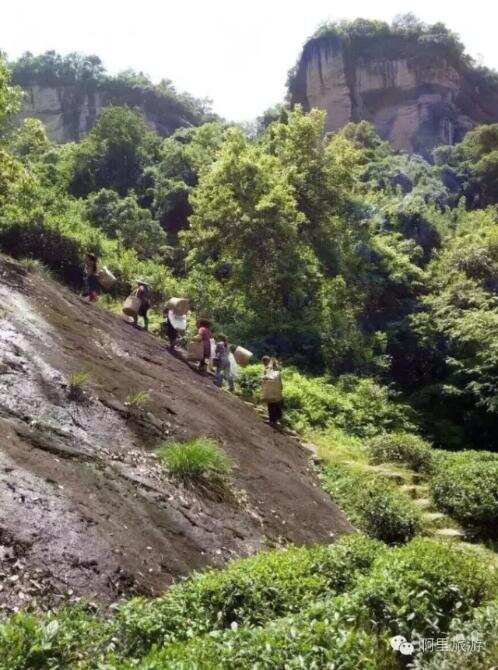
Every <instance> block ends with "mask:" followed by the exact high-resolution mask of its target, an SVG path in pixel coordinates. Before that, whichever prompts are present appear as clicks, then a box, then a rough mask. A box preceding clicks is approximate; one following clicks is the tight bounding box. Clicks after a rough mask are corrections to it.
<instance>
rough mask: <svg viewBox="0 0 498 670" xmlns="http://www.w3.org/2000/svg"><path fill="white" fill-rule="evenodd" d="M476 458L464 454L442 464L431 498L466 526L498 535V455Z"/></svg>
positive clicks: (441, 461)
mask: <svg viewBox="0 0 498 670" xmlns="http://www.w3.org/2000/svg"><path fill="white" fill-rule="evenodd" d="M474 454H475V455H474ZM474 454H472V455H470V454H468V453H467V454H466V453H465V452H463V453H462V454H458V455H451V456H450V457H449V458H447V459H444V458H443V459H442V460H439V464H438V469H437V472H436V474H435V476H434V477H433V478H432V480H431V494H432V497H433V499H434V502H435V503H436V505H437V506H438V507H439V508H441V509H442V510H444V511H445V512H447V513H448V514H449V515H450V516H452V517H454V518H455V519H456V520H457V521H459V522H460V523H461V524H462V525H464V526H466V527H469V528H474V529H476V530H477V532H484V533H487V532H490V533H493V532H494V533H496V531H497V528H498V455H496V454H490V455H489V456H488V457H486V456H485V455H484V454H485V452H483V454H482V455H481V453H480V452H474Z"/></svg>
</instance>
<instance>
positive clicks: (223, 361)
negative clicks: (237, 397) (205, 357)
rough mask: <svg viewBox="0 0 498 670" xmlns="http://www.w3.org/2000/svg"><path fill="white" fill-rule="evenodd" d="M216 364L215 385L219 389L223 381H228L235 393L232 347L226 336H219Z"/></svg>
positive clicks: (229, 386)
mask: <svg viewBox="0 0 498 670" xmlns="http://www.w3.org/2000/svg"><path fill="white" fill-rule="evenodd" d="M214 362H215V366H216V379H215V382H214V383H215V384H216V386H218V387H219V388H221V387H222V386H223V379H225V380H226V382H227V384H228V388H229V389H230V391H231V392H232V393H233V392H234V388H235V387H234V383H233V377H232V369H231V365H230V346H229V344H228V338H227V337H226V335H219V336H218V342H217V343H216V348H215V357H214Z"/></svg>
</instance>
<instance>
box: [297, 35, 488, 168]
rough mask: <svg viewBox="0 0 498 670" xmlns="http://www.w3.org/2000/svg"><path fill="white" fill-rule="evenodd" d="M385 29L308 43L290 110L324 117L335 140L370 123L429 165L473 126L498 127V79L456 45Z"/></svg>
mask: <svg viewBox="0 0 498 670" xmlns="http://www.w3.org/2000/svg"><path fill="white" fill-rule="evenodd" d="M352 25H354V24H352ZM381 27H382V28H383V31H384V32H383V33H381V32H380V31H379V34H378V35H376V34H369V35H366V36H365V35H362V36H361V38H359V37H358V35H351V34H350V35H347V34H342V35H341V34H338V31H331V32H330V33H329V34H327V33H325V34H323V35H320V36H317V37H314V38H312V39H310V40H309V41H308V42H307V43H306V44H305V46H304V48H303V52H302V54H301V57H300V59H299V61H298V64H297V66H296V68H295V70H294V72H292V73H291V74H290V77H289V97H290V101H291V104H297V103H300V104H302V105H303V107H304V109H306V110H309V109H312V108H318V109H324V110H326V111H327V130H328V131H331V132H335V131H337V130H339V129H340V128H342V127H343V126H344V125H345V124H347V123H348V122H350V121H360V120H363V119H365V120H368V121H371V122H372V123H373V124H374V125H375V127H376V128H377V131H378V132H379V134H380V135H381V137H383V138H384V139H387V140H389V141H390V142H391V143H392V144H393V146H394V147H395V148H396V149H399V150H404V151H408V152H416V153H420V154H422V155H424V156H427V157H428V156H430V151H431V149H432V148H433V147H434V146H437V145H440V144H454V143H456V142H458V141H460V140H461V139H462V138H463V136H464V135H465V133H466V132H467V131H468V130H469V129H471V128H473V127H474V126H475V125H477V124H479V123H487V122H495V121H498V78H497V77H496V75H494V74H493V73H492V72H490V71H486V70H485V69H484V68H480V69H479V68H476V67H475V66H473V65H472V63H471V62H470V59H469V58H468V57H467V56H465V55H464V54H463V53H455V49H454V48H451V47H452V46H454V45H453V44H450V45H448V46H446V45H445V44H444V42H443V43H437V41H436V40H434V39H433V41H431V40H430V39H427V40H425V42H426V43H424V39H423V38H424V37H427V35H422V36H421V35H417V36H413V35H401V34H395V33H394V31H393V29H392V28H389V27H388V26H385V25H384V24H381ZM432 28H434V27H432ZM443 28H444V27H443ZM386 31H387V34H386ZM446 34H447V33H443V35H445V36H446ZM450 35H451V34H450ZM431 37H434V36H433V35H432V34H431ZM451 39H454V38H451ZM457 44H458V43H457Z"/></svg>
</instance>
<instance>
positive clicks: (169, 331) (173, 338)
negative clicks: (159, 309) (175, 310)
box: [166, 313, 178, 351]
mask: <svg viewBox="0 0 498 670" xmlns="http://www.w3.org/2000/svg"><path fill="white" fill-rule="evenodd" d="M166 335H167V336H168V340H169V348H170V350H171V351H175V347H176V343H177V342H178V331H177V329H176V328H175V327H174V325H173V324H172V323H171V319H170V315H169V313H168V315H167V316H166Z"/></svg>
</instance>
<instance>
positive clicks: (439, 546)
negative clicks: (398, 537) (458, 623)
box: [352, 538, 497, 639]
mask: <svg viewBox="0 0 498 670" xmlns="http://www.w3.org/2000/svg"><path fill="white" fill-rule="evenodd" d="M496 593H497V579H496V575H495V574H494V572H493V570H492V569H491V567H488V566H487V565H486V564H484V563H483V562H482V561H481V559H480V558H478V557H477V556H476V555H475V554H473V553H471V552H468V551H466V550H464V549H460V548H457V547H455V546H451V545H449V544H444V543H441V542H438V541H436V540H429V539H427V538H416V539H415V540H413V541H412V542H410V543H409V544H408V545H406V546H403V547H399V548H396V549H393V550H391V551H390V552H388V553H386V554H383V555H382V556H379V558H378V559H377V560H376V562H375V563H374V565H373V567H372V570H371V571H370V573H369V574H368V575H366V576H365V577H362V578H361V579H360V583H359V584H358V586H357V588H356V589H355V594H354V596H353V598H356V599H357V600H356V603H357V608H358V609H357V613H358V614H359V615H360V618H361V617H363V619H364V622H365V625H366V624H367V622H375V626H376V627H378V628H382V629H388V630H389V631H390V632H391V633H392V634H393V635H404V636H405V637H406V638H407V639H410V638H411V639H414V637H415V636H416V635H418V636H421V637H438V636H440V635H441V633H444V632H445V631H447V630H448V627H449V624H450V621H451V619H452V618H453V617H455V616H457V615H458V616H459V617H460V618H468V617H469V616H470V615H471V612H472V608H474V607H478V606H480V605H481V604H483V603H484V602H486V601H487V600H490V599H491V598H492V597H493V596H494V595H496ZM352 607H355V606H354V605H352Z"/></svg>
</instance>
